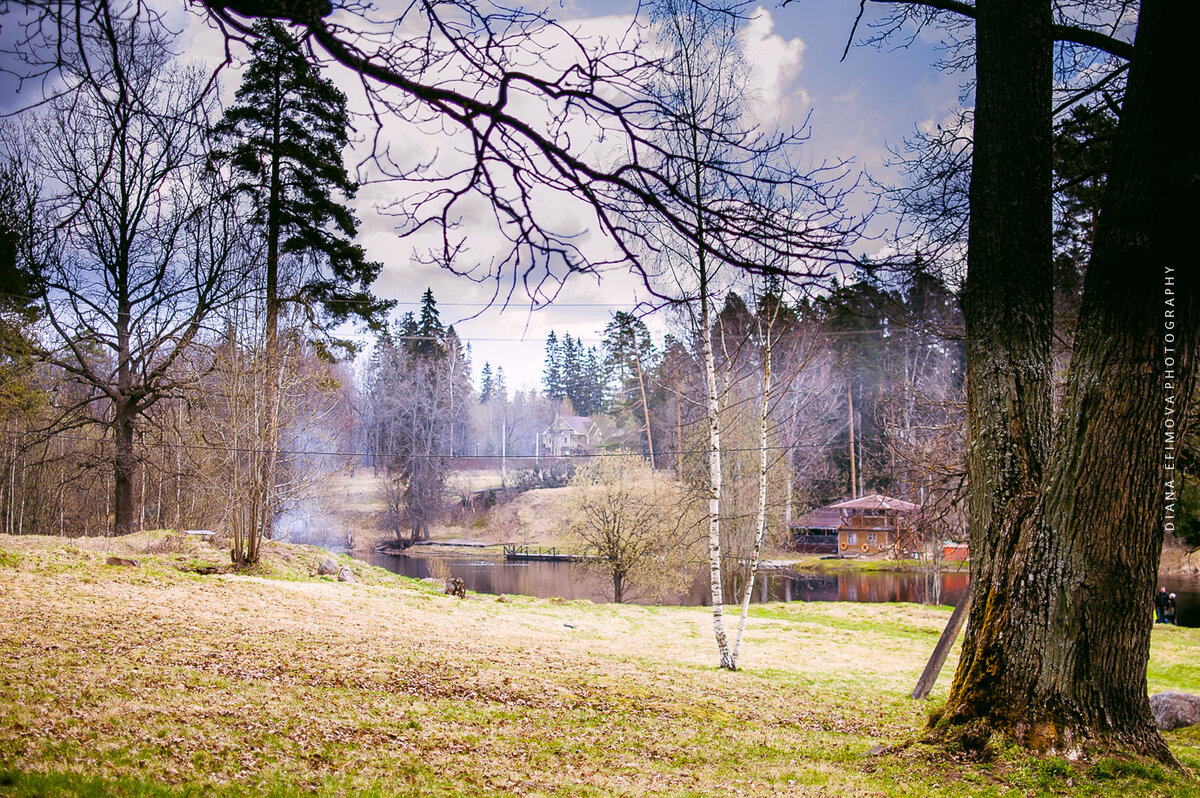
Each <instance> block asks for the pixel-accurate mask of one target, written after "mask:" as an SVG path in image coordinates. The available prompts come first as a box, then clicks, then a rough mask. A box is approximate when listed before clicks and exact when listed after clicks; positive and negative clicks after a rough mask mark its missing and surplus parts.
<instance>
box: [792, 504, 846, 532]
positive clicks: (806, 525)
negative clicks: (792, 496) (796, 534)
mask: <svg viewBox="0 0 1200 798" xmlns="http://www.w3.org/2000/svg"><path fill="white" fill-rule="evenodd" d="M841 523H842V517H841V514H840V513H839V512H838V511H837V510H834V509H832V508H830V507H818V508H817V509H815V510H811V511H809V512H807V513H805V514H804V515H802V516H800V517H799V518H797V519H796V520H795V521H793V522H792V523H791V524H790V526H793V527H801V528H803V529H837V528H838V526H839V525H840V524H841Z"/></svg>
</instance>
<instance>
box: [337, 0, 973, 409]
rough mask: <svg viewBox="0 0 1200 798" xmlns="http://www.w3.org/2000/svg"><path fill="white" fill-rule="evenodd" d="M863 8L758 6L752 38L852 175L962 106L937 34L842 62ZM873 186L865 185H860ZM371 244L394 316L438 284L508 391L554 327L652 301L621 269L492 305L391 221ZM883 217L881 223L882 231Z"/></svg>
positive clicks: (786, 92)
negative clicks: (434, 263) (546, 296)
mask: <svg viewBox="0 0 1200 798" xmlns="http://www.w3.org/2000/svg"><path fill="white" fill-rule="evenodd" d="M868 5H874V4H868ZM857 10H858V4H857V3H855V2H851V1H849V0H803V2H799V3H792V4H790V5H788V6H787V7H784V8H779V7H776V6H774V5H763V6H758V7H756V8H754V13H755V14H756V17H757V18H756V19H755V20H754V21H753V22H751V23H750V24H749V26H748V28H749V30H748V31H747V33H746V34H745V36H746V40H747V42H748V46H747V48H746V49H747V52H748V54H749V55H750V56H751V58H752V60H753V62H754V68H755V71H756V72H757V73H759V77H758V79H757V80H756V83H757V85H758V86H759V89H760V91H762V92H763V93H764V94H766V95H767V96H768V97H769V98H770V99H771V102H770V103H769V105H770V106H771V108H772V109H773V110H776V111H777V112H778V113H779V116H780V122H781V123H782V124H783V125H792V126H799V125H802V124H803V123H804V122H805V121H806V119H807V121H808V123H809V130H810V141H809V143H808V145H807V147H806V148H805V151H804V152H803V153H802V155H801V157H802V158H807V159H809V161H810V162H811V163H814V164H817V163H821V162H823V161H830V162H832V161H836V160H838V159H848V160H850V161H851V162H852V169H853V171H854V172H855V173H858V172H861V171H865V172H868V173H870V174H872V175H881V174H883V173H884V172H885V170H884V168H883V164H884V163H885V162H886V161H887V159H888V152H887V146H888V145H898V144H900V143H901V141H902V139H903V138H904V137H906V136H910V135H911V134H912V133H913V131H914V130H915V129H916V127H917V126H918V125H924V126H932V125H934V124H936V123H938V122H939V121H941V120H942V119H943V118H945V117H946V116H948V115H949V114H950V112H951V110H952V109H953V108H955V107H956V106H957V104H958V99H959V94H960V83H961V77H962V76H961V75H948V74H945V73H943V72H940V71H939V70H937V69H935V68H934V67H933V64H934V63H935V62H936V60H937V58H938V55H939V53H938V51H937V49H936V47H935V46H934V43H933V42H930V41H924V40H918V41H916V42H914V43H913V44H912V45H911V46H910V47H908V48H907V49H898V50H891V51H881V50H878V49H876V48H873V47H865V46H856V47H851V48H850V51H849V53H848V54H847V56H846V58H845V60H844V61H843V60H841V57H842V52H843V49H844V47H845V45H846V41H847V37H848V36H849V33H850V29H851V26H852V24H853V22H854V16H855V14H856V13H857ZM562 12H563V14H564V17H563V18H564V19H571V20H576V21H579V23H580V24H588V23H589V22H591V21H594V20H597V19H598V18H601V17H605V18H608V19H609V20H610V21H611V19H612V18H613V17H614V16H615V17H617V18H618V19H625V15H626V14H629V13H631V12H632V6H631V4H626V3H617V2H586V1H581V2H574V3H571V4H570V5H569V6H567V7H565V8H563V9H562ZM863 182H865V181H863ZM853 201H854V202H855V204H856V206H857V207H858V208H859V209H860V210H861V209H864V208H865V207H867V206H868V205H869V204H870V203H871V201H872V200H871V199H870V197H869V196H868V195H867V193H866V192H865V191H862V192H861V193H860V194H859V195H858V196H856V197H855V198H854V199H853ZM360 214H361V215H363V217H364V222H365V223H364V230H365V231H366V235H365V237H364V238H363V242H364V243H365V245H366V246H367V248H368V251H369V252H370V253H371V254H372V255H373V256H374V257H376V258H379V259H380V260H382V261H383V262H384V272H383V274H382V276H381V277H380V279H379V281H378V283H377V290H378V292H379V293H380V294H381V295H383V296H386V297H388V298H390V299H394V300H397V301H398V303H400V304H398V305H397V309H396V312H397V313H403V312H404V311H405V310H413V309H415V308H416V307H417V304H418V302H419V300H420V296H421V294H422V293H423V292H424V290H425V289H426V287H430V288H432V289H433V292H434V295H435V297H436V298H437V300H438V304H439V308H440V310H441V312H442V318H443V320H444V321H446V322H449V323H454V325H455V328H456V330H458V332H459V334H460V335H461V336H462V337H463V338H464V339H466V340H468V341H470V343H471V347H472V355H473V362H474V368H475V373H476V374H477V375H478V373H479V371H480V369H481V368H482V367H483V364H484V363H485V362H489V363H491V364H492V366H493V368H495V367H496V366H501V367H503V368H504V371H505V374H506V376H507V379H508V385H509V387H510V389H513V388H519V387H527V386H533V387H536V386H537V385H538V384H539V382H540V379H541V374H542V368H543V358H544V343H545V339H546V335H547V334H548V333H549V332H550V331H551V330H555V331H556V332H557V333H558V334H559V336H560V337H561V335H562V334H563V333H564V332H566V333H569V334H571V335H572V336H575V337H579V338H581V339H582V340H583V341H584V343H585V344H587V345H599V344H600V341H601V338H602V336H603V330H604V327H605V325H606V324H607V323H608V321H609V320H610V319H611V316H612V313H613V312H615V311H617V310H631V309H633V308H634V307H635V306H636V305H637V303H638V302H639V301H641V300H646V299H647V298H648V295H647V292H646V290H645V288H644V287H643V286H642V285H641V283H640V281H639V279H638V278H636V277H634V276H632V275H630V274H628V273H627V272H623V271H622V270H620V269H611V270H608V271H607V272H606V273H605V274H604V275H602V276H601V277H600V278H599V279H597V278H596V277H594V276H590V275H575V276H572V277H571V278H570V279H568V280H567V281H566V284H565V285H564V286H563V288H562V290H561V291H560V292H559V294H558V296H557V298H556V300H555V301H554V303H553V304H552V305H551V306H550V307H548V308H545V309H539V310H536V311H533V312H531V311H530V308H529V302H528V300H527V299H526V298H525V297H524V296H523V295H521V294H520V293H518V294H516V295H515V296H513V298H512V300H511V302H510V304H509V306H508V307H506V308H500V307H497V306H493V307H491V308H488V307H486V306H487V304H488V303H489V302H491V301H492V294H493V291H494V290H495V286H494V285H492V284H489V283H485V284H480V285H477V284H475V283H473V282H471V281H470V280H466V279H464V278H460V277H455V276H454V275H452V274H449V273H447V272H444V271H440V270H438V269H436V268H434V267H430V266H425V265H422V264H418V263H415V262H414V261H413V260H412V259H411V258H408V257H405V255H406V253H405V252H404V248H403V246H402V245H401V246H397V242H396V237H395V233H394V231H393V229H392V225H390V224H389V223H388V222H389V220H387V219H382V220H379V221H378V223H376V224H372V223H370V222H366V221H365V220H366V215H367V214H366V212H365V209H363V210H360ZM885 228H886V221H883V220H881V222H880V223H877V224H876V225H875V226H874V228H873V229H874V233H875V234H876V235H880V234H882V233H883V231H884V229H885ZM883 246H884V244H883V241H882V240H868V241H863V242H862V243H861V244H860V245H859V248H858V251H862V252H865V253H873V252H875V251H878V250H880V249H882V247H883ZM645 321H646V322H647V324H648V325H649V327H650V329H651V331H652V333H653V334H654V337H655V339H656V341H661V336H662V335H663V333H664V332H667V331H668V330H669V329H670V328H671V325H672V323H673V322H672V321H671V319H669V318H668V314H666V313H657V314H653V315H650V316H647V317H645Z"/></svg>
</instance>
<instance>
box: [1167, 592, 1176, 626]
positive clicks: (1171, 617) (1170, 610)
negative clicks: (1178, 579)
mask: <svg viewBox="0 0 1200 798" xmlns="http://www.w3.org/2000/svg"><path fill="white" fill-rule="evenodd" d="M1165 615H1166V616H1167V623H1171V624H1173V623H1175V594H1174V593H1172V594H1171V595H1170V596H1169V597H1167V611H1166V613H1165Z"/></svg>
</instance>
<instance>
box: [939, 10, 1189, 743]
mask: <svg viewBox="0 0 1200 798" xmlns="http://www.w3.org/2000/svg"><path fill="white" fill-rule="evenodd" d="M1014 6H1016V7H1017V8H1014ZM1018 8H1019V10H1020V12H1021V13H1019V14H1017V13H1014V12H1015V11H1017V10H1018ZM977 9H978V20H977V31H978V34H977V38H978V41H979V61H978V64H979V75H980V80H979V91H978V97H977V106H976V128H975V135H976V140H975V168H974V172H973V176H972V197H971V202H972V212H971V242H970V248H971V249H970V266H969V269H970V271H969V273H968V279H967V290H966V296H965V297H964V312H965V313H966V318H967V341H968V344H967V346H968V348H967V357H968V415H969V431H970V437H971V445H970V449H969V454H968V478H969V480H970V484H971V499H970V510H969V523H970V534H971V553H972V563H971V590H972V608H971V616H970V620H969V623H968V631H967V636H966V638H965V641H964V648H963V655H962V658H961V660H960V665H959V669H958V672H957V674H956V675H955V680H954V685H953V687H952V688H951V695H950V701H949V704H948V707H947V709H948V716H949V717H950V718H951V719H953V720H957V721H963V720H967V719H970V718H984V719H986V720H987V721H989V722H990V723H991V724H992V726H993V727H994V728H997V729H999V730H1001V731H1004V732H1007V733H1009V734H1010V735H1011V736H1012V737H1013V738H1014V739H1015V740H1016V741H1017V742H1019V743H1022V744H1024V745H1026V746H1028V747H1031V748H1034V749H1037V750H1054V751H1072V750H1077V749H1078V748H1079V747H1080V746H1082V745H1085V744H1087V743H1088V742H1089V741H1096V740H1102V741H1105V742H1115V743H1117V744H1120V745H1124V746H1127V747H1129V748H1132V749H1133V750H1135V751H1138V752H1141V753H1145V754H1150V755H1153V756H1157V757H1159V758H1160V759H1163V760H1172V757H1171V754H1170V751H1169V750H1168V749H1167V747H1166V745H1165V743H1164V742H1163V740H1162V738H1161V736H1160V735H1159V734H1158V732H1157V730H1156V729H1155V727H1154V724H1153V721H1152V719H1151V716H1150V711H1149V702H1148V700H1147V696H1146V663H1147V658H1148V653H1149V642H1150V632H1151V628H1152V624H1151V616H1150V608H1151V606H1152V604H1151V601H1152V594H1153V588H1154V580H1155V577H1156V572H1157V568H1158V560H1159V554H1160V551H1161V545H1162V540H1163V511H1164V496H1165V495H1166V492H1167V491H1168V490H1172V489H1173V488H1174V487H1175V486H1177V485H1178V482H1177V481H1170V476H1171V475H1172V474H1173V472H1172V471H1166V470H1164V464H1165V463H1166V462H1168V461H1167V458H1166V455H1167V454H1168V452H1167V451H1166V450H1165V445H1164V436H1165V433H1166V432H1167V431H1168V429H1169V428H1168V427H1167V422H1168V420H1170V419H1172V418H1173V419H1174V420H1175V421H1174V423H1175V428H1176V431H1177V434H1181V433H1182V431H1181V430H1178V426H1179V420H1180V419H1182V417H1183V415H1182V413H1183V411H1184V410H1185V409H1186V408H1185V405H1186V402H1187V400H1188V398H1189V397H1190V395H1191V393H1192V390H1193V388H1194V384H1195V369H1194V366H1195V358H1196V350H1197V347H1198V346H1200V325H1198V324H1195V323H1194V322H1193V321H1192V319H1193V316H1194V315H1195V313H1196V311H1197V310H1200V301H1198V299H1197V289H1196V286H1195V283H1194V282H1193V281H1191V280H1188V281H1186V282H1184V281H1171V282H1168V278H1171V277H1173V276H1174V275H1175V274H1176V272H1174V271H1171V270H1173V269H1177V268H1178V265H1179V264H1181V263H1182V261H1181V260H1180V255H1181V253H1182V252H1183V251H1184V249H1183V247H1184V244H1185V242H1184V240H1183V239H1184V236H1185V235H1186V234H1185V231H1186V230H1188V229H1189V224H1190V222H1189V220H1192V219H1194V218H1195V216H1196V214H1197V213H1198V212H1200V201H1198V198H1197V184H1196V179H1197V177H1196V176H1197V174H1200V168H1198V167H1200V157H1198V151H1197V148H1196V147H1195V142H1194V141H1193V140H1192V138H1191V137H1192V136H1194V130H1195V129H1196V125H1197V123H1198V121H1200V120H1197V118H1196V117H1197V111H1196V108H1195V107H1194V106H1195V104H1194V103H1179V102H1178V97H1177V96H1176V95H1173V94H1172V93H1171V92H1170V90H1169V88H1168V87H1169V86H1172V85H1178V83H1177V81H1178V80H1179V79H1180V78H1183V80H1184V82H1185V84H1186V85H1191V84H1190V83H1189V82H1188V77H1189V76H1190V77H1191V78H1193V79H1195V78H1200V74H1198V71H1200V70H1198V69H1197V65H1196V63H1195V61H1194V59H1192V58H1191V57H1190V56H1189V55H1188V54H1187V53H1186V52H1185V51H1184V48H1181V47H1179V46H1178V42H1177V41H1175V40H1174V39H1173V37H1172V35H1171V31H1172V30H1188V29H1190V28H1189V27H1188V24H1189V22H1188V20H1190V21H1191V22H1190V24H1195V23H1197V22H1200V18H1198V17H1200V13H1198V10H1197V8H1196V7H1195V5H1194V4H1189V3H1187V2H1183V0H1166V1H1164V0H1147V2H1146V3H1143V4H1142V7H1141V16H1140V22H1139V29H1138V41H1137V46H1136V51H1135V56H1134V61H1133V63H1132V66H1131V70H1130V78H1129V87H1128V90H1127V93H1126V99H1125V104H1124V108H1123V112H1122V118H1121V122H1120V126H1119V130H1118V138H1117V143H1116V145H1115V149H1114V155H1113V162H1112V163H1111V165H1110V170H1109V182H1108V187H1107V190H1106V194H1105V198H1104V202H1103V205H1102V211H1101V214H1100V217H1099V220H1098V227H1097V231H1096V239H1095V246H1094V248H1093V252H1092V258H1091V262H1090V264H1089V268H1088V274H1087V279H1086V284H1085V289H1084V298H1083V305H1082V309H1081V312H1080V319H1079V327H1078V331H1077V333H1076V338H1075V352H1074V354H1073V357H1072V362H1071V367H1070V371H1069V373H1068V378H1067V387H1066V393H1065V396H1064V399H1063V404H1062V407H1061V411H1060V416H1059V421H1058V427H1057V430H1056V431H1055V433H1054V436H1053V441H1051V427H1050V420H1049V414H1050V410H1049V407H1050V395H1049V394H1050V381H1049V363H1050V349H1049V338H1050V335H1049V324H1050V289H1049V284H1048V283H1049V274H1050V260H1049V258H1050V248H1049V241H1048V231H1049V219H1050V210H1049V207H1048V202H1049V197H1050V192H1049V182H1048V181H1049V166H1048V164H1043V157H1044V159H1045V160H1046V161H1048V158H1049V156H1048V150H1049V141H1048V139H1049V131H1050V121H1049V96H1050V94H1049V92H1050V90H1049V85H1048V81H1049V75H1050V62H1049V58H1050V40H1049V23H1050V10H1049V4H1048V3H1047V2H1045V0H1021V2H1018V3H1013V2H1009V3H996V2H995V0H986V1H985V0H980V2H979V3H978V5H977ZM1031 64H1032V65H1036V67H1037V68H1036V70H1032V69H1030V65H1031ZM1006 70H1007V71H1006ZM1035 71H1036V75H1034V74H1033V73H1034V72H1035ZM985 75H987V76H988V78H989V80H988V82H986V83H985V81H984V76H985ZM1041 76H1045V79H1044V81H1043V79H1042V77H1041ZM997 81H998V83H997ZM1014 142H1024V143H1023V148H1018V149H1011V147H1012V146H1013V143H1014ZM1034 164H1036V167H1037V168H1036V172H1034V171H1031V165H1034ZM1043 178H1044V182H1043ZM1034 188H1036V189H1037V191H1036V193H1037V194H1040V195H1041V196H1042V197H1043V198H1044V200H1043V201H1042V202H1038V201H1037V198H1035V197H1034V196H1033V194H1034V193H1035V192H1034V191H1033V189H1034ZM977 203H979V204H977ZM989 203H990V204H989ZM1043 239H1045V240H1043ZM1034 245H1036V246H1034ZM1032 289H1036V290H1035V291H1033V293H1032V294H1031V293H1030V292H1031V290H1032ZM1171 292H1173V293H1171ZM1167 302H1171V303H1173V304H1167ZM1168 311H1170V312H1171V313H1173V314H1174V315H1173V316H1170V317H1168V316H1167V315H1166V314H1167V312H1168ZM1168 322H1175V327H1174V328H1173V329H1168V328H1166V323H1168ZM1168 335H1171V336H1173V337H1171V338H1169V339H1168V338H1167V336H1168ZM1165 349H1167V350H1173V351H1164V350H1165ZM1168 358H1172V359H1170V360H1168ZM1172 411H1173V412H1172Z"/></svg>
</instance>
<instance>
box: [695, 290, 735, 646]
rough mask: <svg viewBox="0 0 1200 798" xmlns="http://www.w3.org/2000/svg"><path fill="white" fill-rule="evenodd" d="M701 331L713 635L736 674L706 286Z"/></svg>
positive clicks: (714, 379) (702, 297)
mask: <svg viewBox="0 0 1200 798" xmlns="http://www.w3.org/2000/svg"><path fill="white" fill-rule="evenodd" d="M701 268H703V267H701ZM702 285H703V283H702ZM700 328H701V330H702V332H703V339H704V379H705V387H706V388H707V393H708V396H707V404H708V569H709V580H710V581H709V587H710V589H711V590H712V607H713V634H714V635H715V636H716V639H717V655H718V657H719V660H720V662H719V663H718V665H719V667H722V668H728V669H729V670H734V669H735V667H736V666H735V665H734V662H733V659H732V657H731V656H730V653H729V641H728V640H727V639H726V637H725V617H724V606H723V604H724V596H723V595H722V592H721V418H720V405H719V403H718V396H717V366H716V363H715V361H714V359H713V345H712V327H711V325H710V324H709V319H708V296H707V285H703V288H702V290H701V294H700Z"/></svg>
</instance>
